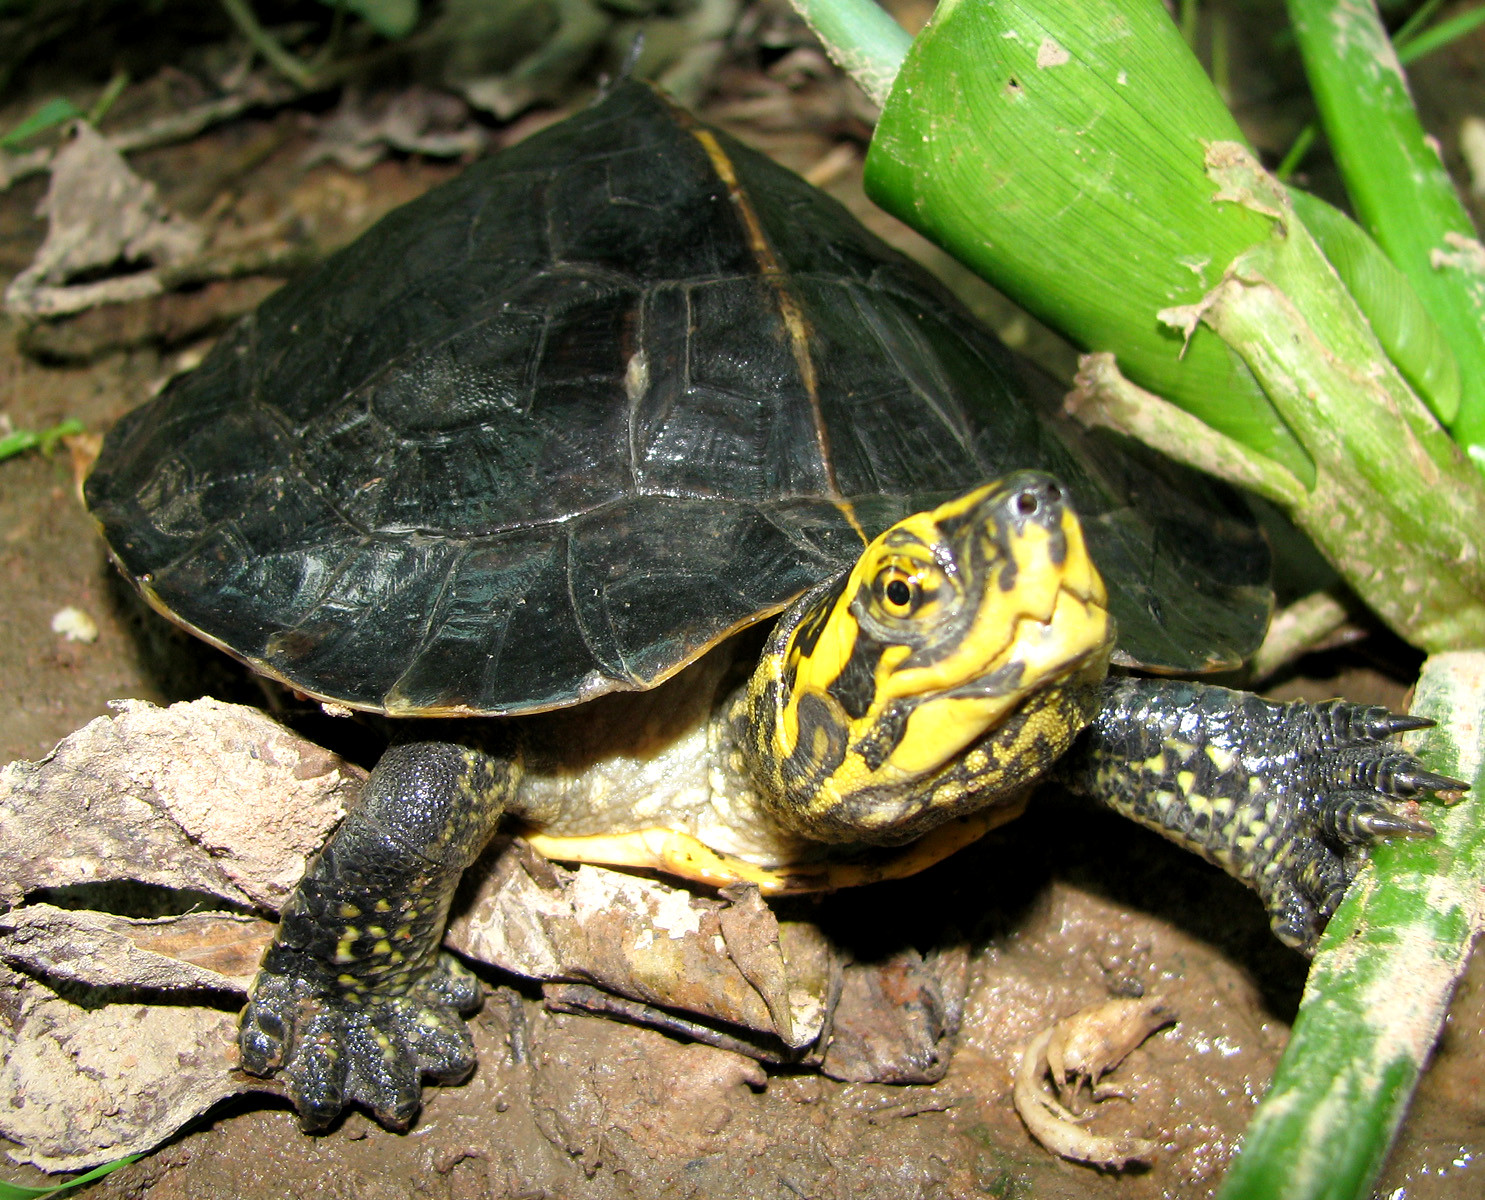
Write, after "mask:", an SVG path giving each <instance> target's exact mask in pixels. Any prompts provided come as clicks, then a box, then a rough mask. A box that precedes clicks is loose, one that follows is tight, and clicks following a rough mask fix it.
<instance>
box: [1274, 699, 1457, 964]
mask: <svg viewBox="0 0 1485 1200" xmlns="http://www.w3.org/2000/svg"><path fill="white" fill-rule="evenodd" d="M1310 711H1311V713H1312V714H1313V720H1314V736H1313V739H1312V744H1311V746H1310V747H1309V748H1308V749H1307V750H1306V754H1307V755H1308V756H1310V758H1311V759H1312V765H1313V778H1314V785H1313V787H1314V790H1313V793H1312V798H1311V800H1310V802H1309V803H1308V804H1304V803H1301V805H1300V806H1299V809H1298V811H1297V812H1296V813H1295V816H1296V817H1297V818H1298V820H1297V825H1298V828H1297V829H1296V830H1295V832H1296V834H1297V835H1298V836H1296V837H1295V838H1294V840H1293V841H1292V842H1291V843H1290V844H1289V845H1288V846H1287V847H1283V848H1281V850H1280V854H1279V855H1278V856H1276V857H1279V858H1281V859H1282V857H1283V855H1284V853H1285V851H1287V852H1288V853H1289V855H1291V856H1292V861H1290V862H1288V863H1284V862H1282V861H1281V862H1280V864H1279V870H1278V872H1277V875H1278V878H1277V880H1276V881H1275V885H1274V890H1273V892H1272V893H1271V894H1270V896H1269V898H1268V900H1269V911H1270V912H1271V913H1272V914H1273V927H1274V932H1275V933H1276V934H1277V935H1278V936H1279V938H1280V939H1282V940H1283V941H1285V942H1288V943H1289V944H1290V945H1292V946H1296V947H1298V948H1300V949H1303V950H1307V951H1308V950H1313V949H1314V945H1315V942H1316V941H1317V940H1318V939H1319V936H1320V933H1321V931H1322V930H1323V929H1324V928H1325V923H1326V921H1328V920H1329V919H1330V916H1331V914H1332V913H1333V912H1335V910H1336V908H1337V906H1339V904H1340V902H1341V899H1342V897H1343V896H1344V895H1345V894H1346V889H1347V888H1348V887H1349V886H1350V884H1351V881H1352V880H1353V879H1354V878H1355V877H1356V875H1357V873H1358V872H1359V871H1360V870H1361V867H1362V866H1363V865H1364V864H1365V862H1366V859H1365V856H1364V854H1363V851H1364V850H1365V849H1366V848H1367V847H1369V846H1374V845H1376V844H1377V843H1378V842H1382V841H1386V840H1387V839H1389V838H1394V837H1432V836H1433V833H1434V828H1433V826H1432V825H1431V824H1430V823H1429V822H1428V821H1427V820H1426V819H1425V818H1424V817H1423V815H1422V814H1421V813H1419V812H1418V811H1417V810H1416V807H1415V806H1414V802H1415V801H1417V800H1419V799H1421V798H1425V797H1428V796H1430V795H1431V796H1434V797H1436V798H1437V799H1439V800H1443V801H1445V802H1450V801H1453V800H1457V799H1459V797H1460V795H1461V793H1463V792H1464V791H1465V790H1466V788H1467V787H1468V786H1469V785H1468V784H1466V783H1464V782H1462V781H1461V780H1458V779H1451V778H1449V777H1448V776H1447V775H1439V774H1436V773H1435V772H1433V771H1429V770H1427V769H1426V768H1425V767H1424V766H1423V765H1422V764H1421V763H1419V761H1418V760H1417V759H1416V758H1414V757H1413V755H1411V754H1409V753H1407V752H1406V751H1404V750H1401V749H1399V748H1398V747H1397V746H1396V745H1395V744H1394V743H1391V742H1389V741H1388V740H1387V739H1388V738H1389V737H1390V736H1392V735H1393V734H1397V733H1402V732H1406V731H1409V730H1414V729H1424V728H1427V727H1428V726H1429V725H1431V724H1433V722H1431V721H1429V720H1426V719H1424V718H1421V717H1409V716H1402V715H1398V714H1395V713H1391V712H1388V711H1387V710H1386V709H1385V708H1378V707H1369V706H1363V705H1355V704H1350V703H1347V702H1346V701H1342V700H1332V701H1329V702H1327V703H1325V704H1317V705H1314V706H1311V707H1310ZM1306 826H1308V828H1306Z"/></svg>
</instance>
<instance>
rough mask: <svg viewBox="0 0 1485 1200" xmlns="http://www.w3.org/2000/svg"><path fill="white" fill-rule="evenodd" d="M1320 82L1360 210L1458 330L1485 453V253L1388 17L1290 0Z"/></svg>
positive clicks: (1476, 449)
mask: <svg viewBox="0 0 1485 1200" xmlns="http://www.w3.org/2000/svg"><path fill="white" fill-rule="evenodd" d="M1289 15H1290V20H1291V22H1292V24H1293V26H1294V31H1295V38H1296V41H1297V43H1298V45H1299V48H1300V53H1301V54H1302V55H1303V56H1304V62H1305V71H1306V73H1307V74H1308V76H1309V81H1310V88H1311V90H1312V91H1313V92H1314V95H1315V102H1316V105H1317V107H1318V108H1319V110H1320V118H1321V122H1322V124H1323V125H1324V128H1325V134H1326V138H1327V139H1328V141H1329V142H1330V146H1331V151H1332V153H1333V154H1334V156H1335V160H1336V164H1337V166H1338V167H1339V168H1340V171H1341V175H1342V177H1343V178H1344V180H1345V183H1346V190H1347V193H1348V194H1349V196H1350V199H1351V204H1352V207H1353V209H1354V211H1355V214H1356V218H1357V220H1358V221H1359V222H1360V223H1361V224H1362V226H1363V227H1364V228H1365V229H1366V230H1367V231H1368V232H1369V233H1370V234H1371V235H1372V236H1373V237H1374V238H1375V239H1376V241H1377V244H1378V245H1380V246H1381V247H1382V249H1383V250H1384V251H1385V252H1386V253H1387V256H1388V257H1389V258H1391V259H1392V261H1393V262H1394V263H1396V264H1397V266H1398V267H1399V268H1400V269H1401V270H1402V272H1403V274H1404V275H1406V276H1407V278H1408V280H1409V282H1410V283H1411V284H1412V286H1413V288H1414V290H1415V291H1416V292H1417V293H1418V298H1419V300H1420V301H1421V302H1422V303H1423V306H1424V308H1425V309H1427V310H1428V312H1429V314H1430V315H1431V316H1432V317H1433V319H1434V321H1435V323H1436V324H1437V325H1438V326H1439V329H1440V330H1441V331H1442V332H1443V334H1444V337H1445V339H1446V340H1447V341H1448V343H1449V346H1450V348H1451V350H1452V351H1453V352H1454V356H1455V358H1456V359H1457V360H1458V363H1459V368H1460V379H1461V383H1462V386H1463V391H1462V395H1461V401H1460V407H1459V415H1458V417H1457V419H1456V421H1455V424H1454V426H1453V432H1454V435H1455V437H1456V439H1457V440H1458V441H1459V442H1460V444H1461V445H1463V446H1464V447H1465V448H1466V449H1467V450H1469V451H1470V453H1471V456H1472V457H1475V458H1476V459H1477V460H1478V461H1480V463H1481V464H1482V465H1485V336H1482V332H1481V331H1482V328H1485V253H1482V252H1481V249H1480V244H1479V242H1478V241H1477V240H1476V237H1475V230H1474V227H1473V225H1472V224H1471V223H1470V218H1469V215H1468V213H1467V212H1466V211H1465V208H1464V205H1463V202H1462V201H1461V200H1460V198H1459V195H1458V193H1457V192H1456V191H1455V190H1454V185H1453V183H1452V182H1451V180H1450V179H1449V176H1448V173H1447V172H1446V171H1445V170H1444V166H1443V164H1442V162H1440V160H1439V156H1438V152H1437V151H1436V150H1435V149H1434V148H1433V146H1432V145H1430V144H1429V142H1428V140H1427V139H1426V137H1425V134H1424V131H1423V126H1422V124H1421V123H1420V122H1419V120H1418V114H1417V112H1416V111H1415V109H1414V108H1413V103H1412V98H1411V97H1410V95H1409V94H1408V86H1407V81H1406V79H1405V78H1404V76H1403V72H1402V66H1401V64H1400V63H1399V62H1398V58H1397V55H1396V54H1395V53H1394V52H1393V49H1392V44H1391V43H1390V42H1389V41H1388V38H1387V32H1386V30H1385V29H1384V28H1383V26H1382V21H1381V18H1380V17H1379V16H1378V14H1377V11H1376V9H1375V8H1374V7H1373V6H1372V5H1371V4H1370V3H1363V2H1359V0H1289Z"/></svg>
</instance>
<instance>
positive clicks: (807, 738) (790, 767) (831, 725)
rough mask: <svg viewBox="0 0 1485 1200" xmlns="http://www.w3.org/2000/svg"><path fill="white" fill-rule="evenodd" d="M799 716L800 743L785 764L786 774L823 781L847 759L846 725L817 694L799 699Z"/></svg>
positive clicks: (808, 694)
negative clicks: (817, 744)
mask: <svg viewBox="0 0 1485 1200" xmlns="http://www.w3.org/2000/svg"><path fill="white" fill-rule="evenodd" d="M795 713H796V715H797V717H798V720H799V740H798V741H796V742H795V744H794V752H793V753H792V754H790V755H789V757H788V759H787V760H786V761H785V763H784V767H785V773H786V775H788V776H790V777H793V778H796V779H798V778H801V777H803V778H806V779H822V778H824V777H825V776H827V775H829V774H831V773H832V772H833V771H834V770H835V769H836V768H837V767H839V766H840V764H841V762H842V760H843V759H844V758H845V757H846V730H845V726H844V725H843V724H842V723H841V722H840V721H839V720H838V719H837V718H836V715H835V713H833V712H831V711H830V705H828V704H827V703H826V702H825V700H824V699H823V698H822V697H820V696H818V695H816V694H815V693H813V692H806V693H805V694H804V695H803V696H801V697H800V698H799V704H798V706H797V708H796V709H795ZM817 742H819V747H818V749H817V747H816V743H817Z"/></svg>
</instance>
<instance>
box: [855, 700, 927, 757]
mask: <svg viewBox="0 0 1485 1200" xmlns="http://www.w3.org/2000/svg"><path fill="white" fill-rule="evenodd" d="M915 707H917V706H916V704H914V703H913V702H911V701H909V700H906V699H902V700H894V701H892V703H891V704H889V705H887V708H886V710H885V711H884V712H883V713H882V715H881V716H880V717H879V718H878V719H877V723H876V724H875V725H873V726H872V727H871V729H870V730H869V731H868V732H867V734H866V736H865V737H863V738H862V739H861V740H860V741H859V742H857V743H856V747H855V749H856V753H857V754H859V755H860V756H861V760H862V761H863V762H864V763H866V766H867V769H868V770H872V771H875V770H876V769H877V768H878V767H880V766H881V765H882V764H883V763H884V762H886V761H887V759H888V758H890V757H891V755H892V751H894V750H896V749H897V746H898V744H899V743H900V742H901V741H902V735H903V734H904V733H905V732H906V731H907V722H908V718H909V717H910V716H912V715H913V709H914V708H915Z"/></svg>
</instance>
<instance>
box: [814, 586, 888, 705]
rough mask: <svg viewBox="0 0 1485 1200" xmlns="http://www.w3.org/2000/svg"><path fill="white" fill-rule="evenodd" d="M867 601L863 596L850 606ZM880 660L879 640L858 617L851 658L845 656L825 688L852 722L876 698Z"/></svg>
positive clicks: (880, 645)
mask: <svg viewBox="0 0 1485 1200" xmlns="http://www.w3.org/2000/svg"><path fill="white" fill-rule="evenodd" d="M866 602H867V601H866V600H865V598H864V597H858V598H857V599H856V601H855V603H854V604H853V605H852V608H857V607H859V606H862V605H864V604H865V603H866ZM881 661H882V643H881V642H879V641H877V640H876V639H875V638H873V637H870V636H869V635H868V634H867V632H866V630H865V629H863V628H862V627H861V622H860V621H859V620H858V621H857V623H856V644H855V645H854V646H852V647H851V657H850V658H848V659H846V665H845V666H844V667H842V668H841V672H840V674H839V675H837V676H836V677H835V680H834V681H833V682H832V683H831V684H830V686H829V687H828V688H826V691H828V692H829V693H830V694H831V695H832V696H834V697H835V699H836V702H837V703H838V704H839V705H840V706H841V707H842V708H843V709H845V710H846V713H847V715H848V716H849V717H850V718H851V720H853V721H855V720H858V719H860V718H861V717H864V716H865V715H866V713H867V710H868V709H870V708H871V705H872V701H873V700H875V699H876V694H877V667H878V665H879V664H880V663H881Z"/></svg>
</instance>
